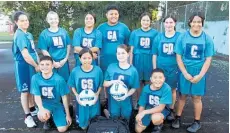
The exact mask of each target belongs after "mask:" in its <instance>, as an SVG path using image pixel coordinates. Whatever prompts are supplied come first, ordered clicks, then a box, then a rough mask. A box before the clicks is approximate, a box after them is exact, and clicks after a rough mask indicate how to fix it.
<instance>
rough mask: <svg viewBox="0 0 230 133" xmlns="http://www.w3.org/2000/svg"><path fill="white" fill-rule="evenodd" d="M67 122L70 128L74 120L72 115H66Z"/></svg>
mask: <svg viewBox="0 0 230 133" xmlns="http://www.w3.org/2000/svg"><path fill="white" fill-rule="evenodd" d="M66 122H67V124H68V126H70V125H71V124H72V118H71V116H70V115H66Z"/></svg>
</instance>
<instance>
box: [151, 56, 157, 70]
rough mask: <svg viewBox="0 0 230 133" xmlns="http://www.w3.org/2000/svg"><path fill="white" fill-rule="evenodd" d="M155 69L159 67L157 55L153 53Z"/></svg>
mask: <svg viewBox="0 0 230 133" xmlns="http://www.w3.org/2000/svg"><path fill="white" fill-rule="evenodd" d="M152 61H153V69H155V68H157V55H153V60H152Z"/></svg>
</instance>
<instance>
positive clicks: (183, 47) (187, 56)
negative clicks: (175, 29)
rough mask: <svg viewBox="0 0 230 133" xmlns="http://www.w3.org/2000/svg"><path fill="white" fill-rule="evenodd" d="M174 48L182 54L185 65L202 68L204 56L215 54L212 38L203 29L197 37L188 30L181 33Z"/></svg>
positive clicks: (177, 52)
mask: <svg viewBox="0 0 230 133" xmlns="http://www.w3.org/2000/svg"><path fill="white" fill-rule="evenodd" d="M174 50H175V53H176V54H179V55H181V56H182V61H183V63H184V65H185V66H189V67H197V68H202V66H203V64H204V62H205V59H206V57H211V56H213V55H214V54H215V52H214V43H213V41H212V39H211V38H210V36H209V35H207V34H206V33H205V32H203V31H202V33H201V35H200V36H198V37H194V36H192V35H191V34H190V32H189V31H186V32H185V33H183V34H181V35H180V36H179V37H178V39H177V42H176V47H175V49H174Z"/></svg>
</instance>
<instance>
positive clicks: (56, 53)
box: [38, 11, 71, 81]
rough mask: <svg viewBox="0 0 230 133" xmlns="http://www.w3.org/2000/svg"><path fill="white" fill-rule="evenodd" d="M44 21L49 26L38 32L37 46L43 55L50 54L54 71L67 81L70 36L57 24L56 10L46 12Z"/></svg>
mask: <svg viewBox="0 0 230 133" xmlns="http://www.w3.org/2000/svg"><path fill="white" fill-rule="evenodd" d="M46 21H47V22H48V23H49V25H50V27H49V28H47V29H45V30H43V31H42V33H41V34H40V36H39V40H38V47H39V48H40V49H41V51H42V54H43V55H47V56H50V57H51V58H52V59H53V61H54V71H55V72H57V73H58V74H59V75H60V76H62V77H63V78H64V79H65V81H67V80H68V78H69V73H70V70H69V63H68V58H69V52H70V48H71V45H70V37H69V35H68V33H67V31H66V30H65V29H63V28H60V27H59V26H58V24H59V17H58V14H57V13H56V12H53V11H50V12H48V14H47V17H46Z"/></svg>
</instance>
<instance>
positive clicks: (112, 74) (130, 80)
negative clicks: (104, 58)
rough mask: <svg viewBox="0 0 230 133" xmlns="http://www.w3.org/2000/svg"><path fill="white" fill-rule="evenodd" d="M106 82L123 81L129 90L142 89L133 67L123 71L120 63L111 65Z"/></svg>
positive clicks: (107, 71) (106, 73) (106, 74)
mask: <svg viewBox="0 0 230 133" xmlns="http://www.w3.org/2000/svg"><path fill="white" fill-rule="evenodd" d="M105 80H106V81H110V80H121V81H123V82H124V83H125V85H126V86H127V87H128V88H129V89H132V88H133V89H138V88H139V87H140V83H139V76H138V72H137V70H136V68H135V67H134V66H133V65H130V67H129V68H127V69H122V68H120V66H119V65H118V63H112V64H110V65H109V66H108V68H107V70H106V72H105Z"/></svg>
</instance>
